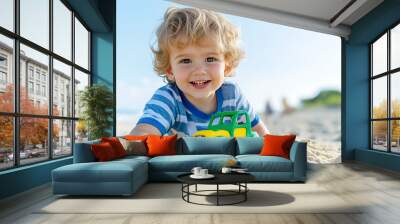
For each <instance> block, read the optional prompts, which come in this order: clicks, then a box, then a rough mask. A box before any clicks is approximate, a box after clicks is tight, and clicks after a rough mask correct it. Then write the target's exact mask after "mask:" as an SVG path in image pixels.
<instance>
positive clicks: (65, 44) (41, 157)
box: [0, 0, 91, 171]
mask: <svg viewBox="0 0 400 224" xmlns="http://www.w3.org/2000/svg"><path fill="white" fill-rule="evenodd" d="M0 1H1V0H0ZM18 2H19V7H17V8H15V10H17V11H18V13H13V12H11V13H12V15H13V16H14V17H17V16H19V18H14V19H15V20H16V21H20V22H19V23H17V24H16V26H17V27H16V29H15V30H19V32H20V33H18V34H17V33H15V32H14V29H12V30H9V29H7V27H2V28H6V29H7V30H9V31H7V32H6V31H3V30H2V29H0V84H5V85H8V84H10V85H11V86H12V87H15V84H14V78H13V77H14V74H13V71H14V68H15V65H16V62H14V61H13V60H12V59H13V58H15V57H14V53H15V54H17V57H16V58H19V59H20V61H19V65H20V69H19V74H16V75H17V79H18V80H20V81H19V83H20V86H19V88H12V89H11V91H14V90H17V91H18V90H19V91H20V93H21V94H19V95H17V96H19V98H17V99H14V97H13V96H14V93H13V92H6V91H5V89H3V90H1V85H0V96H3V95H1V94H6V96H10V97H13V98H12V99H10V100H8V102H14V103H13V104H12V105H11V106H10V105H2V104H3V103H4V102H0V123H1V124H5V126H2V128H3V127H7V129H6V130H5V131H3V132H1V133H2V134H0V139H2V140H3V141H0V149H1V151H0V152H1V153H2V155H3V154H4V155H5V156H3V157H4V158H6V160H0V171H1V170H4V169H11V168H15V167H19V166H22V165H26V164H32V163H38V162H42V161H46V160H49V159H53V158H58V157H63V156H71V155H72V151H73V150H72V147H73V143H74V141H78V140H79V141H80V140H86V139H87V136H86V133H87V131H85V128H86V127H83V128H84V129H82V127H79V128H76V126H77V124H78V122H77V121H78V119H79V114H77V113H75V114H74V113H73V110H72V108H70V109H67V110H65V108H64V106H63V107H62V108H61V107H57V100H58V98H59V97H60V95H61V94H62V100H63V104H66V105H73V103H74V102H75V103H76V102H78V101H79V96H78V95H77V92H78V91H79V90H80V88H81V85H82V83H81V81H80V80H81V79H82V77H81V76H82V75H81V74H84V76H86V77H85V78H87V79H89V77H90V74H91V72H90V70H89V68H90V67H89V65H90V60H88V59H89V58H90V55H89V53H90V50H89V49H90V41H89V37H90V32H89V30H88V29H87V26H86V25H85V24H84V23H82V21H81V20H80V19H78V18H77V17H76V15H75V12H74V11H72V10H71V9H72V7H69V6H67V5H65V4H67V2H65V1H62V0H51V2H52V4H49V2H50V1H49V0H36V1H18ZM51 6H52V7H51ZM4 10H6V9H4ZM0 11H1V9H0ZM38 11H40V12H42V13H40V15H37V14H35V13H34V12H38ZM46 11H47V13H46ZM1 13H4V12H3V11H2V12H1ZM50 15H52V16H50ZM1 24H2V23H0V26H2V25H1ZM50 24H52V29H50V27H49V25H50ZM51 31H52V33H51ZM49 34H52V35H49ZM74 34H75V35H74ZM20 37H23V38H20ZM50 38H53V39H52V40H51V39H50ZM16 40H18V41H16ZM50 42H52V43H53V49H51V48H50ZM15 43H17V44H19V46H18V47H19V48H17V49H20V50H19V51H15V49H16V48H15V46H14V44H15ZM32 43H34V44H32ZM73 43H75V45H73ZM38 46H40V47H38ZM73 46H75V48H74V47H73ZM82 46H84V47H86V48H87V49H79V48H81V47H82ZM54 54H56V55H58V56H59V57H61V58H62V59H63V60H61V61H62V62H60V63H61V64H63V66H60V67H59V66H58V64H60V63H58V64H57V63H56V61H57V59H55V58H54V57H53V55H54ZM72 55H75V60H74V62H73V60H72ZM82 59H84V60H82ZM85 60H86V61H85ZM49 61H53V63H49ZM78 62H79V63H78ZM78 65H79V66H78ZM51 66H52V67H51ZM64 67H65V68H64ZM49 71H53V73H52V74H51V73H50V72H49ZM74 73H79V74H80V75H79V76H78V78H75V79H74V80H73V78H74V76H73V74H74ZM51 79H52V80H53V89H52V90H51V91H49V94H47V90H48V87H49V84H50V80H51ZM60 80H62V81H63V82H64V83H63V85H62V87H60V85H59V84H58V83H59V81H60ZM67 83H68V84H70V85H72V84H73V83H75V84H77V85H78V84H79V85H80V86H79V87H80V88H77V90H76V91H74V92H72V90H71V88H65V86H66V85H67ZM84 84H86V85H89V83H88V82H85V83H84ZM7 91H8V90H7ZM22 93H26V94H22ZM65 96H69V97H67V98H65ZM50 97H52V99H53V103H54V105H53V106H52V108H53V110H54V111H53V113H52V114H50V113H49V112H51V110H49V109H48V106H50V105H49V103H50V102H49V101H50V100H49V99H51V98H50ZM65 101H68V102H65ZM14 104H16V105H17V106H18V107H19V108H20V111H19V112H18V113H16V112H13V111H14V110H12V109H11V111H4V110H3V108H13V107H14V106H13V105H14ZM37 115H40V117H39V118H38V116H37ZM58 116H62V117H63V118H62V119H60V118H59V117H58ZM13 119H14V120H16V123H14V122H13ZM49 124H50V125H51V127H52V128H51V129H50V126H49ZM14 125H18V126H17V127H16V128H17V129H18V130H19V131H18V132H17V133H18V136H17V135H14V132H13V129H14ZM39 129H43V130H39ZM38 130H39V131H38ZM50 130H52V132H50V133H49V131H50ZM33 131H37V133H43V134H42V135H40V136H32V134H31V133H33ZM3 134H4V136H1V135H3ZM33 137H34V138H35V139H33ZM17 138H18V139H19V141H15V139H17ZM14 142H17V144H18V145H14ZM50 143H51V144H50ZM14 151H16V153H17V154H16V155H14ZM3 157H2V158H3ZM15 157H19V160H16V159H15Z"/></svg>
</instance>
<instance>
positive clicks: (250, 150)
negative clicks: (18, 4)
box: [236, 137, 264, 155]
mask: <svg viewBox="0 0 400 224" xmlns="http://www.w3.org/2000/svg"><path fill="white" fill-rule="evenodd" d="M263 145H264V138H263V137H238V138H236V155H243V154H259V153H260V152H261V149H262V147H263Z"/></svg>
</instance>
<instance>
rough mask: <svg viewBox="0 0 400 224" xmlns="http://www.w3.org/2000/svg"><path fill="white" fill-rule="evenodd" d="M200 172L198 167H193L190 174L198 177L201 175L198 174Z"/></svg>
mask: <svg viewBox="0 0 400 224" xmlns="http://www.w3.org/2000/svg"><path fill="white" fill-rule="evenodd" d="M201 170H202V168H201V167H199V166H197V167H193V169H192V173H193V174H194V175H196V176H200V175H201V174H200V171H201Z"/></svg>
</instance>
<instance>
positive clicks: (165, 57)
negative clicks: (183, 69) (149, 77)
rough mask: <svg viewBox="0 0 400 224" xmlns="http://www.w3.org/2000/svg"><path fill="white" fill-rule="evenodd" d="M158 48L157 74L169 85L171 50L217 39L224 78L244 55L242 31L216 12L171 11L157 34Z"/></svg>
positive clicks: (155, 63) (195, 9)
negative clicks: (241, 42)
mask: <svg viewBox="0 0 400 224" xmlns="http://www.w3.org/2000/svg"><path fill="white" fill-rule="evenodd" d="M156 35H157V42H156V43H157V45H156V46H153V47H151V50H152V51H153V53H154V56H155V57H154V61H153V65H154V71H155V72H157V74H158V75H159V76H161V77H163V78H164V79H165V80H167V81H168V82H171V80H168V79H167V77H166V73H167V71H168V69H169V68H170V58H169V55H170V54H169V53H170V52H169V49H170V47H171V46H174V47H178V48H182V47H185V46H188V45H191V44H198V43H199V42H200V41H201V40H202V39H203V38H205V37H210V36H211V35H213V37H216V40H217V41H218V42H219V43H218V44H219V45H220V48H221V49H219V50H221V52H223V54H224V59H225V62H226V65H227V69H226V70H225V76H231V75H232V73H233V71H234V70H235V68H236V67H237V66H238V64H239V61H240V59H242V58H243V55H244V52H243V51H242V49H241V48H240V47H239V43H238V42H239V31H238V30H237V28H236V27H235V26H233V25H232V24H231V23H229V22H228V21H227V20H226V19H225V18H224V17H222V16H221V15H219V14H218V13H216V12H213V11H210V10H205V9H198V8H176V7H171V8H168V9H167V11H166V12H165V14H164V20H163V22H162V23H161V24H160V26H159V27H158V29H157V31H156Z"/></svg>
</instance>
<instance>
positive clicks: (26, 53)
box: [20, 44, 49, 115]
mask: <svg viewBox="0 0 400 224" xmlns="http://www.w3.org/2000/svg"><path fill="white" fill-rule="evenodd" d="M20 60H21V62H20V70H21V71H20V81H21V89H20V109H21V113H25V114H41V115H47V114H48V108H49V94H48V89H49V88H48V86H49V79H48V74H49V70H48V64H49V57H48V56H47V55H45V54H42V53H40V52H39V51H36V50H34V49H32V48H30V47H27V46H25V45H23V44H21V59H20Z"/></svg>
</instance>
